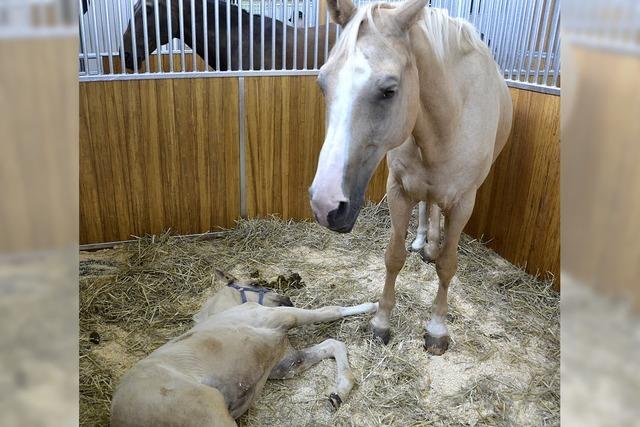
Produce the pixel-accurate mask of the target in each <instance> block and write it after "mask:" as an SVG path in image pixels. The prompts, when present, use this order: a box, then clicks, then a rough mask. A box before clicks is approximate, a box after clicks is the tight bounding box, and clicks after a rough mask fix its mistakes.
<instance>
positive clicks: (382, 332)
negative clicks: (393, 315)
mask: <svg viewBox="0 0 640 427" xmlns="http://www.w3.org/2000/svg"><path fill="white" fill-rule="evenodd" d="M371 332H372V333H373V339H374V340H376V341H380V342H382V344H384V345H387V344H389V340H390V339H391V329H381V328H376V327H375V326H371Z"/></svg>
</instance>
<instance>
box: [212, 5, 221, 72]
mask: <svg viewBox="0 0 640 427" xmlns="http://www.w3.org/2000/svg"><path fill="white" fill-rule="evenodd" d="M213 15H214V19H215V22H214V27H215V28H214V29H215V32H216V70H217V71H220V6H219V5H218V0H214V1H213Z"/></svg>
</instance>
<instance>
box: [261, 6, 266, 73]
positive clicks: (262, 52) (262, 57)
mask: <svg viewBox="0 0 640 427" xmlns="http://www.w3.org/2000/svg"><path fill="white" fill-rule="evenodd" d="M264 2H265V0H260V69H261V70H264Z"/></svg>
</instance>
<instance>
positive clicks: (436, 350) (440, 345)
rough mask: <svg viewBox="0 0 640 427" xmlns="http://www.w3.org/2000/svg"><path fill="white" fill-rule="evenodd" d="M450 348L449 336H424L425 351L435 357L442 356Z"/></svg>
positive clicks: (427, 334)
mask: <svg viewBox="0 0 640 427" xmlns="http://www.w3.org/2000/svg"><path fill="white" fill-rule="evenodd" d="M448 348H449V335H443V336H441V337H434V336H431V335H429V333H426V334H424V349H425V350H426V351H427V352H429V353H431V354H433V355H434V356H442V355H443V354H444V352H445V351H447V349H448Z"/></svg>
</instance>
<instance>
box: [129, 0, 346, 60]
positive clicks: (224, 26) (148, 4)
mask: <svg viewBox="0 0 640 427" xmlns="http://www.w3.org/2000/svg"><path fill="white" fill-rule="evenodd" d="M167 3H169V4H167ZM180 3H181V2H180V0H158V1H157V4H158V9H159V10H158V16H159V21H160V22H159V29H160V37H159V39H160V44H161V45H165V44H167V43H168V42H169V41H170V40H171V39H173V38H177V39H180V16H181V15H180V12H181V8H180ZM216 3H217V4H216ZM155 4H156V2H155V1H153V0H140V1H138V3H136V5H135V8H134V17H133V19H132V20H131V21H133V22H131V21H130V22H129V25H128V27H127V30H126V32H125V34H124V37H123V39H124V55H125V64H126V67H127V69H129V70H133V69H134V60H135V61H136V63H137V66H138V68H139V67H140V66H141V64H142V62H143V61H144V59H145V56H144V20H143V19H144V18H143V13H144V14H146V17H145V18H146V21H147V40H148V43H149V45H148V50H149V52H153V51H154V50H156V48H158V46H157V38H156V25H155ZM168 7H169V10H170V12H171V37H169V26H168V20H167V17H168V13H167V8H168ZM227 8H229V11H230V13H229V23H227ZM216 9H217V11H218V13H217V19H216ZM206 12H207V43H208V58H209V65H210V66H211V67H212V68H213V69H216V53H217V54H218V57H219V68H217V69H218V70H219V71H231V70H239V69H240V55H238V52H237V48H238V46H239V43H238V42H239V40H240V35H241V39H242V55H241V58H242V70H250V69H251V60H253V67H254V69H264V70H270V69H276V70H282V69H283V44H284V50H286V64H285V65H286V67H285V68H287V69H302V68H304V69H313V66H314V51H315V43H316V42H315V37H316V34H315V33H316V31H315V27H308V28H307V29H306V30H307V43H306V51H307V60H306V63H305V61H304V53H305V28H301V27H297V26H292V25H286V24H285V23H283V22H282V21H280V20H277V19H275V20H272V18H269V17H266V16H265V17H261V16H260V15H252V14H250V13H249V12H247V11H245V10H241V11H239V10H238V6H237V5H233V4H228V3H227V1H223V0H207V7H206ZM238 12H240V14H238ZM238 15H240V19H238V18H239V16H238ZM203 18H204V7H203V2H202V1H201V0H196V1H195V33H196V34H195V44H196V49H195V50H196V53H197V54H198V55H199V56H200V57H201V58H204V57H205V43H204V36H205V31H204V30H205V28H204V19H203ZM182 20H183V22H184V37H183V41H184V43H185V44H186V45H189V44H190V43H192V40H193V30H192V26H191V2H190V1H186V0H185V1H183V2H182ZM274 21H275V27H274ZM132 23H133V25H132ZM240 24H241V25H242V28H240ZM216 26H217V27H218V32H219V36H220V38H219V40H216V36H217V34H216V31H215V29H216ZM133 27H135V33H134V31H133ZM252 27H253V31H251V29H252ZM274 29H275V44H274V43H272V33H273V31H274ZM283 29H286V43H283V41H284V38H285V36H284V33H283ZM328 30H330V29H329V28H327V26H326V25H320V26H318V31H317V37H318V43H317V46H318V49H317V64H318V66H320V65H322V64H324V62H325V50H324V46H325V40H326V38H327V33H329V34H328V37H329V45H330V46H332V45H333V42H334V40H335V33H336V32H335V31H328ZM296 33H297V37H296V36H295V34H296ZM134 35H135V43H134ZM262 35H263V36H262ZM263 40H264V55H263V54H262V45H263ZM294 40H295V41H294ZM252 41H253V58H252V57H251V56H250V55H251V52H250V48H249V46H250V44H251V42H252ZM216 42H217V43H216ZM229 42H230V43H229ZM133 46H135V47H136V52H135V54H134V52H133ZM228 46H230V47H231V48H232V51H231V52H229V50H228ZM216 47H218V49H219V50H218V52H216ZM274 51H275V62H273V58H272V56H273V52H274ZM294 51H295V53H296V62H295V63H294V58H293V56H294ZM263 59H264V63H263Z"/></svg>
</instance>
